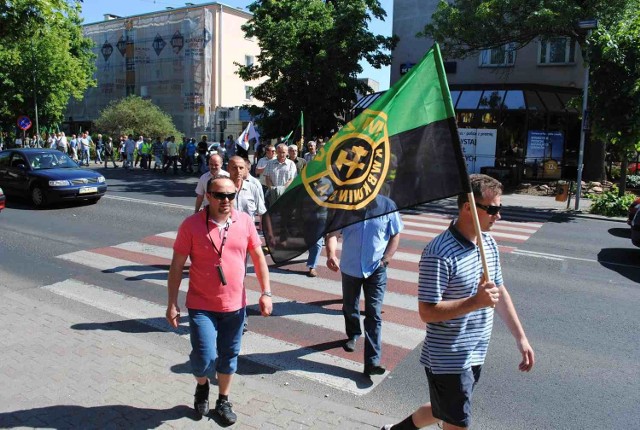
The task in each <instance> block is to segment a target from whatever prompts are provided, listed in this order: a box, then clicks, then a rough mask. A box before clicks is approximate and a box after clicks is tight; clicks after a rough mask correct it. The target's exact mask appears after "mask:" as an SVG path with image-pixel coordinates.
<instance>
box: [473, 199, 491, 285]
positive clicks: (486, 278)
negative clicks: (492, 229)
mask: <svg viewBox="0 0 640 430" xmlns="http://www.w3.org/2000/svg"><path fill="white" fill-rule="evenodd" d="M467 196H468V197H469V205H470V206H471V218H473V227H474V229H475V231H476V237H477V243H478V249H479V250H480V259H481V260H482V270H483V271H484V274H483V276H482V277H483V278H484V281H485V282H491V274H490V272H489V265H488V264H487V256H486V255H485V253H484V245H483V244H482V230H481V229H480V220H479V219H478V208H476V199H475V197H474V196H473V192H471V193H468V194H467Z"/></svg>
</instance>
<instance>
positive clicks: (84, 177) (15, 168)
mask: <svg viewBox="0 0 640 430" xmlns="http://www.w3.org/2000/svg"><path fill="white" fill-rule="evenodd" d="M0 187H2V188H3V189H4V192H5V193H6V194H7V195H8V196H17V197H23V198H27V199H30V200H31V202H32V203H33V205H34V206H36V207H41V206H44V205H47V204H49V203H53V202H57V201H63V200H89V201H90V202H93V203H95V202H97V201H98V200H100V198H101V197H102V196H103V195H104V194H105V193H106V192H107V183H106V181H105V178H104V176H102V175H101V174H100V173H98V172H95V171H93V170H90V169H86V168H85V169H83V168H81V167H79V166H78V164H76V163H75V162H74V161H73V160H72V159H71V158H69V157H68V156H67V155H66V154H64V153H62V152H60V151H58V150H55V149H35V148H34V149H30V148H25V149H22V148H14V149H9V150H6V151H2V152H0Z"/></svg>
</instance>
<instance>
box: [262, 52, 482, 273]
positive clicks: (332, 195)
mask: <svg viewBox="0 0 640 430" xmlns="http://www.w3.org/2000/svg"><path fill="white" fill-rule="evenodd" d="M463 192H464V193H468V192H470V188H469V179H468V176H467V169H466V164H465V161H464V158H463V155H462V149H461V147H460V140H459V136H458V132H457V129H456V123H455V115H454V110H453V105H452V103H451V96H450V94H449V87H448V85H447V80H446V75H445V72H444V67H443V64H442V58H441V56H440V49H439V48H438V45H434V47H433V48H431V49H430V50H429V52H427V54H426V55H425V57H424V58H423V59H422V60H421V61H420V63H419V64H417V65H416V66H414V67H412V68H411V70H410V71H409V72H408V73H407V74H406V75H404V76H403V78H402V79H401V80H400V81H398V82H397V83H396V84H395V85H394V86H393V87H392V88H391V89H389V90H388V91H387V92H386V93H384V94H383V95H382V96H380V97H379V98H378V99H377V100H376V101H375V102H374V103H373V104H372V105H371V106H370V107H369V108H368V109H366V110H365V111H363V112H362V113H361V114H360V115H359V116H357V117H356V118H355V119H354V120H353V121H351V122H350V123H348V124H347V125H345V126H344V127H343V128H342V129H340V131H338V132H337V133H336V134H335V135H334V136H333V137H332V138H331V139H330V140H329V142H327V143H326V145H325V146H324V147H323V148H322V149H321V150H320V151H318V154H317V155H316V157H315V158H314V159H313V160H312V161H310V162H309V163H308V164H307V165H306V166H305V168H304V169H303V170H302V172H301V174H300V175H299V176H297V177H296V178H295V179H294V181H293V182H292V183H291V185H289V187H288V188H287V189H286V190H285V192H284V193H283V194H282V195H281V196H280V197H279V198H278V199H277V200H276V201H275V202H274V203H273V204H272V205H271V207H270V208H269V209H268V211H267V213H266V214H265V215H264V217H263V229H264V233H265V237H266V239H267V246H268V247H269V249H270V252H271V257H272V259H273V261H274V262H276V263H280V262H283V261H287V260H289V259H291V258H294V257H296V256H298V255H300V254H302V253H303V252H305V251H306V250H307V249H309V248H310V247H311V246H312V245H313V244H314V243H316V242H317V241H318V239H319V238H320V237H322V236H323V235H324V234H326V233H328V232H331V231H335V230H339V229H341V228H343V227H346V226H347V225H350V224H353V223H356V222H360V221H363V220H365V219H370V218H375V217H378V216H381V215H384V214H387V213H390V212H394V211H397V210H399V209H403V208H407V207H410V206H414V205H417V204H420V203H425V202H428V201H432V200H438V199H442V198H446V197H450V196H454V195H457V194H459V193H463Z"/></svg>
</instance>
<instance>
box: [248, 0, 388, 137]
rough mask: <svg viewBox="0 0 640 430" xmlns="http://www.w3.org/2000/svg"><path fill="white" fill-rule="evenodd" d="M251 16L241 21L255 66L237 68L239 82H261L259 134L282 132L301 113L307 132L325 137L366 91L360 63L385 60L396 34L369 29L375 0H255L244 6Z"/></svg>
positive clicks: (380, 14)
mask: <svg viewBox="0 0 640 430" xmlns="http://www.w3.org/2000/svg"><path fill="white" fill-rule="evenodd" d="M249 10H250V11H251V12H252V13H253V14H254V15H253V18H252V19H251V20H250V21H249V22H248V23H247V24H245V25H244V26H243V30H244V32H245V34H246V36H247V37H251V38H253V37H256V38H257V39H258V43H259V46H260V49H261V52H260V55H259V56H258V58H257V62H256V64H254V65H252V66H246V65H238V66H239V75H240V76H241V77H242V78H243V79H244V80H245V81H249V80H255V79H257V80H260V79H262V80H263V82H262V83H261V84H260V85H258V86H257V87H256V88H255V89H254V90H253V96H254V97H255V98H256V99H257V100H260V101H261V102H263V107H262V108H258V107H256V106H252V107H251V111H252V113H253V114H254V115H256V114H257V115H260V117H261V119H260V120H259V124H260V126H261V127H262V129H263V134H264V135H265V136H267V137H276V136H280V135H283V134H286V133H287V132H289V131H290V130H291V129H293V128H294V127H295V125H296V124H297V122H298V120H299V117H300V111H302V112H304V116H305V128H307V130H306V133H307V134H318V135H325V134H327V133H328V132H329V131H330V130H331V129H335V128H336V126H337V125H338V120H337V119H336V116H335V115H336V114H337V113H341V112H346V111H347V110H348V109H349V108H350V107H351V105H352V103H353V102H354V101H355V99H356V91H358V92H360V93H361V94H364V93H366V92H369V91H370V88H369V87H368V86H367V85H366V84H364V83H361V82H358V80H357V79H358V78H357V75H358V73H360V72H362V67H361V66H360V65H359V64H358V62H359V61H360V60H361V59H365V60H366V61H367V62H369V64H371V65H372V66H373V67H376V68H380V67H382V66H385V65H389V64H390V61H391V57H390V55H389V53H388V52H389V51H390V50H391V49H393V47H394V46H395V43H396V41H395V39H394V38H388V37H384V36H380V35H375V34H373V33H371V32H370V31H369V30H368V29H367V25H368V23H369V21H371V19H372V17H376V18H379V19H384V17H385V16H386V13H385V11H384V10H383V9H382V7H381V6H380V2H379V1H378V0H326V1H323V0H278V1H276V0H257V1H255V2H253V3H252V4H251V5H250V6H249Z"/></svg>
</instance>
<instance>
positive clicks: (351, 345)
mask: <svg viewBox="0 0 640 430" xmlns="http://www.w3.org/2000/svg"><path fill="white" fill-rule="evenodd" d="M342 348H344V350H345V351H347V352H353V351H355V350H356V340H355V338H354V339H347V341H346V342H345V343H344V345H342Z"/></svg>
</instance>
